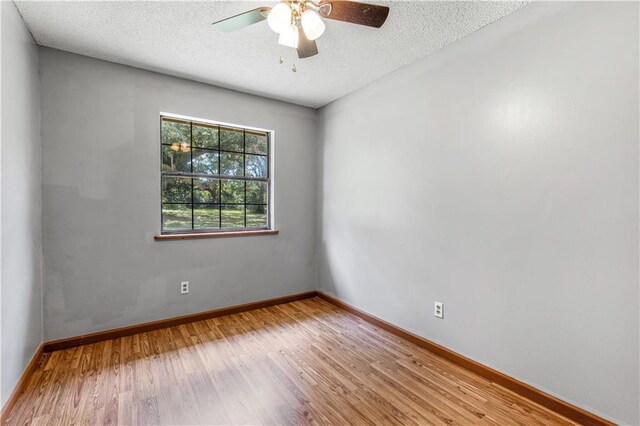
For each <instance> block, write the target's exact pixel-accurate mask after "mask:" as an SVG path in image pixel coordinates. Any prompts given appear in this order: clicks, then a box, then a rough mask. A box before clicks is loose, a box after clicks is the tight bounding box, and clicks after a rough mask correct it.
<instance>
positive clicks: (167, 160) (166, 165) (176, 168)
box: [162, 145, 191, 173]
mask: <svg viewBox="0 0 640 426" xmlns="http://www.w3.org/2000/svg"><path fill="white" fill-rule="evenodd" d="M174 148H175V147H171V146H166V145H162V171H163V172H187V173H190V172H191V148H189V147H186V148H184V149H186V151H184V150H183V148H181V147H178V149H177V150H176V149H174Z"/></svg>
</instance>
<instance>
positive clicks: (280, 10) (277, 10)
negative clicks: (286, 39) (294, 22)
mask: <svg viewBox="0 0 640 426" xmlns="http://www.w3.org/2000/svg"><path fill="white" fill-rule="evenodd" d="M267 22H268V23H269V27H271V29H272V30H273V31H275V32H277V33H278V34H280V33H282V32H283V31H285V30H286V29H287V27H289V25H291V8H290V7H289V5H288V4H287V3H278V4H276V5H275V6H274V7H273V9H271V12H269V16H267Z"/></svg>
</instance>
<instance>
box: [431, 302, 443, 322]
mask: <svg viewBox="0 0 640 426" xmlns="http://www.w3.org/2000/svg"><path fill="white" fill-rule="evenodd" d="M433 315H435V316H436V318H440V319H443V318H444V303H442V302H433Z"/></svg>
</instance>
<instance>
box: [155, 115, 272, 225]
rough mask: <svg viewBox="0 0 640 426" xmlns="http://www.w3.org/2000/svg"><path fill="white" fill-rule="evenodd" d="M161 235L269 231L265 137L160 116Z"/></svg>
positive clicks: (262, 133)
mask: <svg viewBox="0 0 640 426" xmlns="http://www.w3.org/2000/svg"><path fill="white" fill-rule="evenodd" d="M160 124H161V141H160V144H161V146H160V148H161V150H162V170H161V174H162V177H161V181H162V183H161V185H162V233H163V234H172V233H193V232H217V231H245V230H259V229H269V228H270V219H271V218H270V213H269V212H270V208H269V207H270V206H269V204H270V203H269V198H270V197H269V195H270V194H269V193H270V182H271V181H270V177H269V164H270V162H269V160H270V158H269V157H270V155H269V152H270V151H269V148H270V133H269V132H266V131H257V130H253V129H245V128H241V127H231V126H226V125H218V124H213V123H207V122H204V121H203V122H200V121H191V120H185V119H178V118H173V117H168V116H161V118H160Z"/></svg>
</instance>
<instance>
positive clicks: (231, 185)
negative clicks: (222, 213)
mask: <svg viewBox="0 0 640 426" xmlns="http://www.w3.org/2000/svg"><path fill="white" fill-rule="evenodd" d="M222 202H223V203H227V204H244V182H242V181H237V180H223V181H222Z"/></svg>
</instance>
